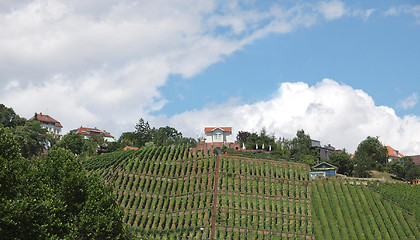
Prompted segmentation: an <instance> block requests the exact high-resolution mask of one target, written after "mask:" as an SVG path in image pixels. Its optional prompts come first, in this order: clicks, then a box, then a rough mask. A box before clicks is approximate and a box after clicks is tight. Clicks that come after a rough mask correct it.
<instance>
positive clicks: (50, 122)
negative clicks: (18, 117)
mask: <svg viewBox="0 0 420 240" xmlns="http://www.w3.org/2000/svg"><path fill="white" fill-rule="evenodd" d="M32 120H37V121H39V123H40V124H41V127H43V128H46V129H47V131H48V132H51V133H55V134H60V132H61V129H62V128H63V126H62V125H61V123H60V122H59V121H57V120H55V119H54V118H52V117H50V116H49V115H46V114H42V113H39V114H38V113H35V115H34V116H33V117H31V118H30V119H29V121H32Z"/></svg>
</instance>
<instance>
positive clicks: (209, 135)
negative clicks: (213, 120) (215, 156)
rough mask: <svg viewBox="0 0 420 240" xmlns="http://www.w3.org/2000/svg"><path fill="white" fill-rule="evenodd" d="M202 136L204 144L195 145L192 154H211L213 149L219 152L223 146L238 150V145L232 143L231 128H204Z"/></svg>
mask: <svg viewBox="0 0 420 240" xmlns="http://www.w3.org/2000/svg"><path fill="white" fill-rule="evenodd" d="M204 134H205V136H206V140H205V142H204V143H199V144H197V148H196V149H192V151H193V152H194V153H195V152H196V151H197V153H202V152H204V153H207V152H208V151H210V152H211V153H213V151H214V149H216V150H217V151H218V152H220V150H221V148H222V147H223V146H226V147H227V148H233V149H236V150H239V148H240V146H239V144H238V143H235V142H234V138H233V136H232V127H205V128H204Z"/></svg>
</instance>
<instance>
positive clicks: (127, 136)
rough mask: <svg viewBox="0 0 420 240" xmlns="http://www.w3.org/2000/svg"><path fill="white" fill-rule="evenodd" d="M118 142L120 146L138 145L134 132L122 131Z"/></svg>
mask: <svg viewBox="0 0 420 240" xmlns="http://www.w3.org/2000/svg"><path fill="white" fill-rule="evenodd" d="M118 142H120V144H121V146H122V147H125V146H139V143H138V139H137V134H136V133H135V132H123V133H122V134H121V137H120V138H119V140H118Z"/></svg>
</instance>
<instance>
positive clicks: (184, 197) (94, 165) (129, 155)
mask: <svg viewBox="0 0 420 240" xmlns="http://www.w3.org/2000/svg"><path fill="white" fill-rule="evenodd" d="M83 164H84V166H85V167H86V168H87V169H89V170H90V171H91V172H92V173H97V174H99V175H101V176H102V178H103V179H104V180H105V182H106V183H107V184H112V185H113V186H114V189H115V194H116V196H117V201H118V203H119V204H120V205H121V206H122V207H123V208H124V212H125V217H124V221H125V222H126V223H127V224H128V225H130V226H132V228H133V231H134V232H135V233H136V234H137V235H138V236H143V237H149V238H157V239H164V238H169V239H175V238H180V239H193V238H195V239H199V238H204V239H206V238H217V239H289V238H293V239H313V238H317V239H340V238H347V239H372V238H388V239H391V238H419V237H420V236H419V235H420V231H419V229H420V226H419V225H418V221H416V220H415V218H414V217H413V215H414V213H413V211H412V210H413V209H415V208H416V207H415V206H414V207H413V206H412V205H410V204H406V205H407V206H406V207H405V208H404V206H405V205H404V204H403V203H399V205H397V203H398V202H396V201H393V200H392V199H390V197H389V196H392V194H388V195H387V197H383V196H384V195H386V194H385V193H381V194H380V193H379V191H378V185H368V186H365V185H364V184H360V185H357V184H353V185H352V184H350V183H349V182H346V181H343V180H334V181H331V180H317V181H312V180H310V179H309V168H308V167H307V166H306V165H303V164H298V163H292V162H285V161H274V160H267V159H254V158H246V157H241V156H231V155H222V156H217V157H215V156H208V155H204V156H203V155H200V156H192V155H191V153H190V152H189V151H188V146H186V145H182V146H176V147H174V148H172V149H171V148H168V147H155V148H149V149H146V148H143V149H141V150H138V151H127V152H115V153H110V154H103V155H100V156H98V157H95V158H92V159H90V160H89V161H87V162H84V163H83ZM379 189H382V188H379ZM388 192H390V191H388ZM410 196H411V195H410ZM409 201H410V200H409ZM406 202H407V201H406ZM390 226H391V227H390ZM385 230H386V231H385Z"/></svg>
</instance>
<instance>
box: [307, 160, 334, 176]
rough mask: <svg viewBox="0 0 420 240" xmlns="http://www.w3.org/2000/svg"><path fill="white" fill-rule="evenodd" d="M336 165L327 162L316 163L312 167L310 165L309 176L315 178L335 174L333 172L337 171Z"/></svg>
mask: <svg viewBox="0 0 420 240" xmlns="http://www.w3.org/2000/svg"><path fill="white" fill-rule="evenodd" d="M337 169H338V167H336V166H334V165H332V164H330V163H327V162H322V163H320V164H317V165H315V166H313V167H311V178H312V179H315V178H317V177H320V176H322V177H327V176H335V173H336V172H337Z"/></svg>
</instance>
